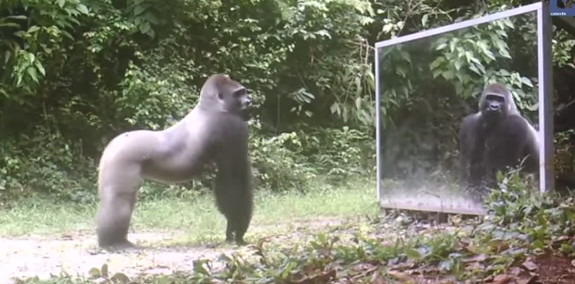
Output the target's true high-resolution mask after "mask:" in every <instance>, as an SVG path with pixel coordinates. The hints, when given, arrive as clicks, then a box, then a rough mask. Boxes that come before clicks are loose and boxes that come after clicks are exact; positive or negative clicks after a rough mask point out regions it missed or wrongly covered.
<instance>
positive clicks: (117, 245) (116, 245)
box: [98, 240, 138, 251]
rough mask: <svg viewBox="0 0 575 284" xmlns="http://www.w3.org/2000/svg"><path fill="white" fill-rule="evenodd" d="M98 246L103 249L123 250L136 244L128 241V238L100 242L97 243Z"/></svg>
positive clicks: (135, 246) (134, 246)
mask: <svg viewBox="0 0 575 284" xmlns="http://www.w3.org/2000/svg"><path fill="white" fill-rule="evenodd" d="M98 246H99V247H100V248H102V249H104V250H108V251H114V250H125V249H131V248H134V249H135V248H138V246H137V245H135V244H134V243H132V242H130V241H128V240H123V241H117V242H107V243H102V242H100V243H99V244H98Z"/></svg>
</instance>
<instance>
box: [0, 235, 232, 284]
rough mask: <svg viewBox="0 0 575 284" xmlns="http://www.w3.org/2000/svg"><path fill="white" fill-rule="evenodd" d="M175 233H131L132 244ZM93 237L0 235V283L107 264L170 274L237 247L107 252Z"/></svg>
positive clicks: (115, 268) (83, 271)
mask: <svg viewBox="0 0 575 284" xmlns="http://www.w3.org/2000/svg"><path fill="white" fill-rule="evenodd" d="M175 235H176V234H167V233H131V234H130V239H131V240H133V241H135V242H136V243H154V242H161V241H169V240H170V239H172V238H173V237H174V236H175ZM95 243H96V240H95V238H94V236H82V235H78V236H72V237H70V236H68V237H64V238H60V239H49V238H46V237H38V238H30V237H29V238H0V283H2V284H4V283H14V280H12V277H21V278H25V277H34V276H38V277H39V278H40V279H48V278H50V275H51V274H56V275H58V274H60V273H61V272H66V273H68V274H70V275H81V276H85V277H87V276H88V271H89V270H90V269H91V268H93V267H96V268H100V267H101V266H102V265H103V264H104V263H107V264H108V268H109V271H110V273H115V272H122V273H125V274H126V275H128V276H133V275H136V274H140V273H146V274H156V273H171V272H172V271H175V270H180V271H186V270H191V269H192V266H193V265H192V263H193V260H195V259H202V258H204V259H205V258H208V259H215V258H217V257H219V256H220V254H221V253H222V252H231V251H234V250H235V251H237V250H238V249H232V248H228V249H221V248H206V247H204V248H202V247H176V248H172V247H158V248H145V249H142V250H131V251H130V250H128V251H124V252H121V253H108V252H102V251H98V250H97V249H95V246H94V244H95Z"/></svg>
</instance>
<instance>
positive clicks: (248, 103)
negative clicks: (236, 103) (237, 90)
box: [244, 99, 252, 106]
mask: <svg viewBox="0 0 575 284" xmlns="http://www.w3.org/2000/svg"><path fill="white" fill-rule="evenodd" d="M244 104H245V105H246V106H250V105H251V104H252V101H251V100H250V99H247V100H246V101H245V102H244Z"/></svg>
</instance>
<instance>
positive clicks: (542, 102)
mask: <svg viewBox="0 0 575 284" xmlns="http://www.w3.org/2000/svg"><path fill="white" fill-rule="evenodd" d="M535 11H536V12H537V65H538V66H537V67H538V81H539V82H538V83H539V89H538V96H539V98H538V102H539V139H540V148H539V160H540V165H539V191H540V192H541V193H543V192H545V191H548V190H553V188H554V182H555V178H554V177H555V176H554V167H553V153H554V141H553V105H552V104H553V99H552V97H551V96H552V94H553V86H552V83H553V81H552V79H553V77H552V76H553V74H552V72H553V70H552V62H551V60H552V56H551V21H550V14H549V3H545V2H537V3H533V4H529V5H526V6H521V7H518V8H514V9H510V10H507V11H503V12H499V13H495V14H490V15H487V16H483V17H481V18H477V19H471V20H467V21H463V22H459V23H454V24H451V25H447V26H443V27H439V28H435V29H431V30H426V31H422V32H418V33H414V34H410V35H406V36H401V37H396V38H392V39H389V40H385V41H380V42H377V43H376V44H375V58H374V59H375V78H376V80H375V81H376V82H375V108H376V109H375V110H376V111H375V113H376V117H375V120H376V121H375V127H376V146H375V147H376V163H377V165H376V169H377V183H376V187H377V200H378V203H379V205H380V207H381V208H386V209H408V210H411V209H413V208H411V206H407V207H402V206H401V205H396V206H385V207H384V206H383V205H382V204H381V200H382V192H381V182H382V180H381V174H382V172H383V170H384V169H382V166H381V161H382V158H381V126H380V121H381V100H380V99H381V94H380V90H381V82H380V58H379V56H380V49H381V48H382V47H387V46H391V45H396V44H401V43H406V42H409V41H414V40H417V39H421V38H426V37H430V36H436V35H439V34H443V33H448V32H453V31H456V30H459V29H464V28H469V27H472V26H476V25H480V24H485V23H488V22H492V21H496V20H500V19H504V18H509V17H513V16H518V15H522V14H526V13H532V12H535ZM417 210H420V211H429V210H425V208H421V209H417ZM433 211H436V210H433ZM463 211H465V212H452V213H463V214H469V212H468V211H467V210H463ZM444 212H445V211H444ZM477 214H478V215H479V214H480V213H477Z"/></svg>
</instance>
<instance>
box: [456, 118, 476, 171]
mask: <svg viewBox="0 0 575 284" xmlns="http://www.w3.org/2000/svg"><path fill="white" fill-rule="evenodd" d="M478 119H479V115H478V114H470V115H468V116H466V117H465V118H464V119H463V122H462V123H461V126H460V128H459V155H460V165H459V169H460V171H459V177H460V179H461V181H466V180H468V178H469V170H470V163H471V154H472V153H473V148H474V146H475V145H474V143H473V129H474V128H475V125H476V124H477V121H478Z"/></svg>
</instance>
